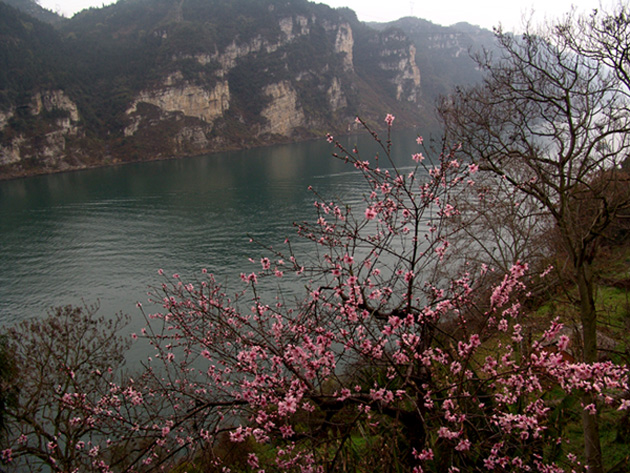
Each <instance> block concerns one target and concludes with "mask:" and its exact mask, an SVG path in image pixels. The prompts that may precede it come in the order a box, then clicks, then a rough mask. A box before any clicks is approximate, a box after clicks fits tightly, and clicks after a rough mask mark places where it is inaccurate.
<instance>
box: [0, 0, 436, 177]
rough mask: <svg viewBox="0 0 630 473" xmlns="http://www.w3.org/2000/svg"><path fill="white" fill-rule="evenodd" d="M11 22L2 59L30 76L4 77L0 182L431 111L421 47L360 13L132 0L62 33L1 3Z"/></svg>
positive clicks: (291, 5)
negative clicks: (367, 21) (371, 23)
mask: <svg viewBox="0 0 630 473" xmlns="http://www.w3.org/2000/svg"><path fill="white" fill-rule="evenodd" d="M12 1H14V2H16V1H18V0H12ZM20 2H22V3H23V4H24V3H27V4H28V2H29V0H20ZM0 18H1V19H0V38H3V40H2V41H0V55H2V56H4V57H6V58H8V63H9V65H10V66H11V68H12V69H15V70H20V71H21V74H22V76H23V77H28V78H29V79H28V80H26V81H25V80H22V79H18V78H16V76H15V75H13V74H11V73H8V72H5V73H4V74H3V73H0V86H2V87H1V88H0V89H1V90H3V92H2V93H0V177H10V176H19V175H27V174H33V173H41V172H54V171H59V170H66V169H77V168H82V167H89V166H95V165H103V164H109V163H119V162H128V161H138V160H149V159H161V158H168V157H182V156H189V155H197V154H203V153H208V152H213V151H218V150H224V149H233V148H242V147H250V146H258V145H264V144H270V143H277V142H283V141H290V140H298V139H304V138H310V137H316V136H322V135H324V134H325V133H326V132H333V133H345V132H348V131H351V130H352V129H353V126H354V118H355V116H357V115H360V116H361V117H363V118H364V119H366V120H368V121H371V122H372V123H374V124H375V125H377V126H380V125H382V117H383V116H385V114H386V113H394V114H396V115H397V116H398V117H400V119H401V121H403V120H404V121H405V122H406V123H407V124H408V125H413V124H415V123H420V122H425V123H426V122H427V120H430V117H429V112H428V110H430V109H431V106H430V100H432V97H431V96H427V94H426V93H423V82H422V81H423V77H424V74H423V73H422V68H421V67H419V66H418V63H417V57H418V56H419V52H418V50H417V45H414V44H413V42H412V41H411V40H410V39H409V36H408V34H407V33H405V32H404V31H403V29H401V28H398V27H393V28H392V27H389V28H386V29H384V30H383V31H377V30H376V29H373V28H371V27H368V26H366V25H365V24H362V23H360V22H359V21H358V20H357V19H356V16H355V15H354V13H353V12H351V11H350V10H347V9H341V10H333V9H331V8H329V7H327V6H325V5H323V4H315V3H311V2H308V1H306V0H289V1H287V0H282V1H281V0H204V1H201V0H178V1H176V2H175V1H172V0H128V1H126V2H118V3H117V4H115V5H112V6H109V7H104V8H101V9H90V10H86V11H84V12H82V13H80V14H78V15H76V16H75V17H74V18H72V19H70V20H66V21H63V22H55V24H56V26H55V28H54V29H53V28H52V27H51V26H50V25H49V24H45V23H41V22H40V21H38V20H36V19H35V18H33V17H32V16H30V15H28V14H26V13H24V12H23V11H18V10H16V9H13V8H11V7H9V6H7V5H5V4H3V3H2V2H0ZM44 36H45V37H47V38H48V39H47V40H46V41H41V39H40V38H42V37H44ZM29 58H30V59H29Z"/></svg>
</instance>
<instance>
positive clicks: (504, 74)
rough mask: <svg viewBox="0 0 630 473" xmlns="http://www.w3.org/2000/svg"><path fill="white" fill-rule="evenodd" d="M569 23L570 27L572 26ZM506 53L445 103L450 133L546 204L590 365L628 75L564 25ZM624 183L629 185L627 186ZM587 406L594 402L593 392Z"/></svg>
mask: <svg viewBox="0 0 630 473" xmlns="http://www.w3.org/2000/svg"><path fill="white" fill-rule="evenodd" d="M565 27H566V25H565ZM497 41H498V43H499V46H500V52H499V54H498V57H492V56H491V55H490V54H483V55H480V56H478V57H477V60H478V63H479V65H480V67H481V68H482V69H483V70H484V72H485V79H484V82H483V84H482V85H479V86H476V87H472V88H469V89H463V90H458V91H457V92H456V93H455V94H454V95H453V96H452V97H449V98H446V99H444V100H443V101H442V103H441V104H440V113H441V116H442V118H443V120H444V123H445V125H446V129H447V136H448V139H450V140H453V141H456V142H459V143H461V145H462V151H463V153H464V154H465V155H466V156H468V157H469V158H470V159H471V160H472V161H473V162H475V163H477V164H478V165H479V167H480V169H481V170H483V171H487V172H490V173H492V174H494V175H496V176H498V177H499V178H500V179H501V180H502V181H503V182H505V183H507V184H509V185H511V186H512V188H513V189H515V190H517V191H518V192H520V193H522V194H523V196H526V197H527V198H529V199H533V201H535V202H536V203H537V207H538V209H537V211H539V212H540V211H542V212H544V214H546V215H548V216H549V217H550V218H551V219H552V220H553V222H554V226H555V228H556V231H557V234H558V235H559V238H560V240H561V245H562V248H563V250H564V251H565V252H566V254H567V257H568V263H569V267H570V275H571V276H572V278H573V279H574V281H575V283H576V284H577V288H578V293H579V310H580V317H581V325H582V343H583V361H585V362H587V363H593V362H595V361H596V360H597V338H596V335H597V312H596V309H595V288H594V276H593V271H592V267H591V266H592V262H593V258H594V256H595V254H596V251H597V247H598V245H599V242H600V241H601V236H602V234H603V232H604V231H605V230H606V228H607V227H608V226H609V225H610V224H611V222H612V221H613V220H614V218H615V216H616V215H617V214H618V213H619V212H620V210H621V209H624V208H627V206H628V203H629V194H628V192H627V191H626V192H625V193H624V192H621V193H620V192H619V189H620V188H622V187H624V186H625V189H627V176H626V175H625V174H623V173H622V172H621V170H620V167H621V166H620V165H621V163H622V161H623V160H624V159H625V157H626V153H627V150H628V146H629V145H630V141H629V137H628V131H629V130H630V119H629V114H628V108H627V103H626V94H625V91H624V88H623V83H622V81H621V80H620V77H621V74H619V73H615V72H613V71H612V70H611V69H610V68H609V67H607V66H606V64H605V63H604V62H602V61H599V60H596V58H591V57H588V56H586V55H583V54H579V52H578V53H576V51H575V48H571V47H570V45H569V44H568V43H567V41H566V40H565V39H564V37H561V36H559V35H558V31H557V30H554V29H550V31H542V32H533V31H531V28H530V29H529V31H528V32H527V33H525V34H524V35H523V36H522V37H515V36H512V35H509V34H505V33H503V32H502V31H500V30H499V31H498V32H497ZM620 183H623V186H620ZM583 402H584V404H585V406H590V405H591V404H593V399H592V397H591V396H590V395H586V394H585V396H584V399H583ZM592 412H593V411H591V412H589V411H587V410H585V411H584V413H583V427H584V439H585V455H586V458H587V463H588V465H589V468H590V469H589V471H596V472H601V471H602V465H601V447H600V442H599V433H598V422H597V416H596V415H594V414H592Z"/></svg>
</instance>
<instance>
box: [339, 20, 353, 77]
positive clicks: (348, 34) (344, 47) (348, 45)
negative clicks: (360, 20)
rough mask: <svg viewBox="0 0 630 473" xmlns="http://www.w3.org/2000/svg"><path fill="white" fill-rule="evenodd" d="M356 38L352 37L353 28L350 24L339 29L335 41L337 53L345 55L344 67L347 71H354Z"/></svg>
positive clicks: (345, 24)
mask: <svg viewBox="0 0 630 473" xmlns="http://www.w3.org/2000/svg"><path fill="white" fill-rule="evenodd" d="M353 51H354V38H353V36H352V28H351V27H350V25H349V24H348V23H342V24H340V25H339V28H338V29H337V38H336V40H335V52H337V53H341V54H343V55H344V58H343V66H344V68H345V70H346V71H353V70H354V62H353Z"/></svg>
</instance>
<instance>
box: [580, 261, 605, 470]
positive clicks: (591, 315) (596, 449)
mask: <svg viewBox="0 0 630 473" xmlns="http://www.w3.org/2000/svg"><path fill="white" fill-rule="evenodd" d="M575 269H576V276H577V285H578V290H579V293H580V316H581V319H582V343H583V361H584V362H585V363H595V362H596V361H597V313H596V311H595V298H594V288H593V275H592V274H591V269H590V265H589V264H588V263H587V262H582V264H579V265H577V267H576V268H575ZM594 402H595V399H594V396H593V395H592V394H590V393H584V394H583V396H582V403H583V404H584V407H586V406H588V405H589V404H593V403H594ZM582 428H583V430H584V455H585V456H586V463H587V465H588V471H589V473H603V471H604V469H603V466H602V448H601V444H600V440H599V416H598V414H597V413H593V414H591V412H589V411H588V410H583V411H582Z"/></svg>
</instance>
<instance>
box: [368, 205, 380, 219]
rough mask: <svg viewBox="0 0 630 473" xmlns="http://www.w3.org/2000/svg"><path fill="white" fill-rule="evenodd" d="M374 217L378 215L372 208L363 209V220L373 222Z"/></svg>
mask: <svg viewBox="0 0 630 473" xmlns="http://www.w3.org/2000/svg"><path fill="white" fill-rule="evenodd" d="M376 215H378V214H377V212H376V210H374V208H373V207H368V208H367V209H365V218H366V219H367V220H374V218H375V217H376Z"/></svg>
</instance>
